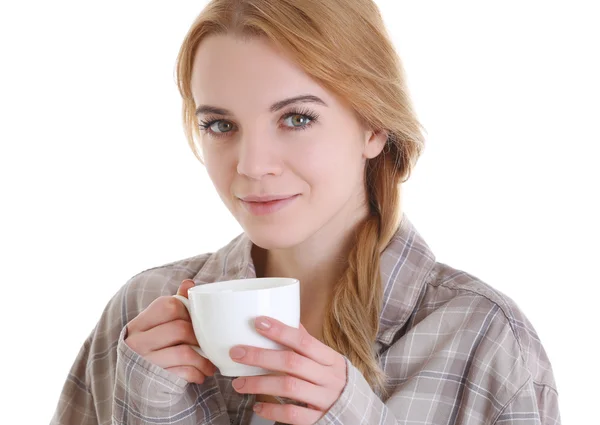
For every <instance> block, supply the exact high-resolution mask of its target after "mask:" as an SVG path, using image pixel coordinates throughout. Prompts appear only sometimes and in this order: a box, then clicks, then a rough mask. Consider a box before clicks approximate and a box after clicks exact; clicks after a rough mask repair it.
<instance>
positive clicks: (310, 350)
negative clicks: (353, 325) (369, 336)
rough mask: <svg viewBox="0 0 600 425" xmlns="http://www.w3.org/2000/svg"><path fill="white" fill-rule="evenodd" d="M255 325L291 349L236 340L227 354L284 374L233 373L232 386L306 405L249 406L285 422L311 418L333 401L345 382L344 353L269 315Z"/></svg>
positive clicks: (300, 424) (301, 423) (297, 424)
mask: <svg viewBox="0 0 600 425" xmlns="http://www.w3.org/2000/svg"><path fill="white" fill-rule="evenodd" d="M265 325H266V326H265ZM255 326H256V329H257V330H258V331H259V332H260V333H261V334H262V335H264V336H266V337H267V338H269V339H272V340H273V341H275V342H277V343H279V344H281V345H284V346H286V347H289V348H291V350H267V349H262V348H258V347H249V346H242V345H238V346H236V347H233V348H232V349H231V351H230V353H229V354H230V356H231V358H232V359H233V360H234V361H236V362H238V363H243V364H247V365H252V366H259V367H262V368H265V369H268V370H272V371H275V372H283V373H284V374H282V375H264V376H248V377H243V378H237V379H235V380H234V381H233V386H234V388H235V390H236V391H237V392H239V393H249V394H267V395H272V396H279V397H286V398H290V399H294V400H297V401H300V402H303V403H306V404H307V405H308V407H301V406H295V405H292V404H273V403H257V404H255V405H254V411H255V412H256V413H257V414H259V415H260V416H262V417H264V418H267V419H270V420H273V421H279V422H283V423H286V424H293V425H309V424H314V423H315V422H317V421H318V420H319V418H320V417H321V416H323V414H324V413H325V412H326V411H327V410H329V408H330V407H331V406H332V405H333V404H334V403H335V402H336V400H337V399H338V398H339V396H340V394H341V393H342V390H343V389H344V387H345V385H346V362H345V359H344V357H343V356H342V355H341V354H339V353H338V352H336V351H335V350H333V349H332V348H330V347H328V346H327V345H325V344H323V343H322V342H321V341H319V340H318V339H316V338H314V337H313V336H311V335H310V334H309V333H308V331H307V330H306V329H305V328H304V327H303V326H302V325H300V329H296V328H293V327H290V326H287V325H285V324H283V323H281V322H279V321H277V320H275V319H272V318H267V317H258V318H257V319H256V321H255Z"/></svg>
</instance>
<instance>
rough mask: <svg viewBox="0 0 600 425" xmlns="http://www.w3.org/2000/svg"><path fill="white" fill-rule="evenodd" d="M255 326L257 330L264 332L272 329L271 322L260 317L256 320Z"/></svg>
mask: <svg viewBox="0 0 600 425" xmlns="http://www.w3.org/2000/svg"><path fill="white" fill-rule="evenodd" d="M255 325H256V329H260V330H262V331H268V330H269V329H271V322H270V321H269V320H268V319H266V318H264V317H259V318H258V319H256V322H255Z"/></svg>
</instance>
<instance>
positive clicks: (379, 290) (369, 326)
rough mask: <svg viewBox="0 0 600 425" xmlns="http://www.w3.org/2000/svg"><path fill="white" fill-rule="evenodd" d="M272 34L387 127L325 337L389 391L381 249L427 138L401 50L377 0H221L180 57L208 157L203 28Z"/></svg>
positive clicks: (188, 117) (187, 120)
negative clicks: (200, 68) (196, 66)
mask: <svg viewBox="0 0 600 425" xmlns="http://www.w3.org/2000/svg"><path fill="white" fill-rule="evenodd" d="M212 34H230V35H234V36H237V37H240V38H243V39H247V38H250V37H257V36H258V37H267V39H269V40H270V41H271V42H272V43H274V45H276V46H277V47H279V48H282V49H283V50H284V51H286V52H287V53H289V54H290V55H291V58H292V60H294V61H295V62H296V63H297V64H298V65H299V66H300V67H301V68H302V69H303V70H304V72H305V73H306V74H307V75H309V76H310V77H312V78H313V79H314V80H316V81H317V82H318V83H320V84H321V85H323V86H324V87H326V88H327V89H328V90H330V91H331V92H333V93H335V94H337V95H338V96H340V97H341V98H343V99H345V100H346V101H347V102H348V103H349V105H350V106H351V108H352V109H353V111H354V112H355V114H356V116H357V118H358V119H359V120H360V121H361V122H362V123H363V124H366V125H367V126H369V128H371V129H377V130H383V131H385V132H386V133H387V134H388V138H387V141H386V144H385V147H384V149H383V151H382V153H381V154H380V155H378V156H377V157H376V158H373V159H370V160H368V161H367V164H366V167H365V182H366V187H365V190H366V193H367V199H368V204H369V211H370V214H369V215H368V216H367V218H366V219H365V220H364V222H362V223H361V224H360V225H359V228H358V230H357V232H356V235H355V237H356V239H355V243H354V244H353V248H352V250H351V252H350V254H349V258H348V266H347V269H346V270H345V272H344V274H343V275H342V277H341V279H340V281H339V282H338V283H337V285H336V286H335V287H334V292H333V296H332V297H331V299H330V301H329V308H328V310H327V313H326V317H325V324H324V329H323V342H324V343H325V344H327V345H328V346H330V347H332V348H333V349H335V350H336V351H338V352H339V353H341V354H343V355H345V356H346V357H347V358H348V359H349V360H350V361H351V362H352V364H353V365H354V366H355V367H356V368H358V370H360V372H361V373H362V374H363V376H364V377H365V379H366V380H367V382H368V383H369V385H371V387H372V388H373V390H374V391H376V392H378V393H379V394H381V395H384V394H385V393H386V386H387V385H386V379H385V374H384V372H383V371H382V369H381V367H380V366H379V362H378V358H377V354H376V353H375V351H374V342H375V339H376V337H377V333H378V330H379V319H380V315H381V309H382V302H383V287H382V282H381V275H380V270H379V267H380V256H381V253H382V252H383V250H384V249H385V248H386V246H387V245H388V244H389V242H390V240H391V239H392V237H393V235H394V233H395V232H396V230H397V228H398V225H399V220H400V217H401V207H400V185H401V183H403V182H404V181H406V180H407V179H408V178H409V176H410V173H411V170H412V168H413V167H414V165H415V164H416V161H417V159H418V157H419V155H420V154H421V151H422V149H423V146H424V138H423V134H422V127H421V125H420V124H419V122H418V120H417V118H416V116H415V113H414V111H413V108H412V105H411V102H410V99H409V96H408V91H407V88H406V82H405V77H404V71H403V68H402V64H401V61H400V58H399V57H398V55H397V53H396V51H395V49H394V47H393V44H392V42H391V40H390V39H389V36H388V34H387V32H386V29H385V26H384V23H383V20H382V17H381V14H380V12H379V10H378V8H377V6H376V5H375V4H374V3H373V1H372V0H352V1H348V0H212V1H211V2H210V3H208V5H207V6H206V7H205V8H204V9H203V10H202V12H201V13H200V15H199V16H198V17H197V18H196V20H195V21H194V22H193V24H192V26H191V28H190V30H189V31H188V33H187V35H186V36H185V39H184V41H183V43H182V46H181V49H180V51H179V54H178V57H177V66H176V72H177V84H178V88H179V91H180V93H181V96H182V98H183V122H184V130H185V133H186V137H187V140H188V143H189V145H190V147H191V148H192V150H193V152H194V154H195V155H196V157H197V158H198V159H200V160H201V161H202V158H201V153H200V152H199V149H198V145H197V144H196V142H195V140H196V138H198V139H199V138H200V137H201V136H200V134H199V130H198V127H197V125H196V124H197V123H196V117H195V104H194V100H193V97H192V93H191V88H190V84H191V75H192V65H193V61H194V54H195V52H196V49H197V47H198V44H199V43H200V42H201V41H202V40H203V39H204V37H206V36H208V35H212Z"/></svg>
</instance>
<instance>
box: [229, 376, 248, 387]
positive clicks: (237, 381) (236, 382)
mask: <svg viewBox="0 0 600 425" xmlns="http://www.w3.org/2000/svg"><path fill="white" fill-rule="evenodd" d="M245 383H246V378H237V379H234V380H233V381H232V382H231V384H232V385H233V388H235V389H236V390H239V389H240V388H242V387H243V386H244V384H245Z"/></svg>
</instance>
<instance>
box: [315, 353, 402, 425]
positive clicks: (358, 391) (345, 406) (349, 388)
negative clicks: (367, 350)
mask: <svg viewBox="0 0 600 425" xmlns="http://www.w3.org/2000/svg"><path fill="white" fill-rule="evenodd" d="M344 358H345V359H346V374H347V382H346V386H345V387H344V390H343V391H342V394H341V395H340V397H339V398H338V400H337V401H336V402H335V403H334V404H333V406H331V408H330V409H329V410H328V411H327V412H326V413H325V415H324V416H323V417H321V419H319V421H317V423H316V424H315V425H330V424H336V425H350V424H352V425H358V424H369V425H375V424H379V425H392V424H394V425H395V424H398V423H399V422H398V420H397V419H396V417H395V416H394V412H393V411H392V410H391V409H389V408H388V407H387V406H386V405H385V404H384V403H383V402H382V401H381V400H380V399H379V397H378V396H377V395H376V394H375V393H374V392H373V390H372V389H371V387H370V385H369V384H368V382H367V380H366V379H365V378H364V376H363V375H362V373H360V371H359V370H358V369H357V368H356V367H355V366H354V365H353V364H352V363H351V362H350V361H349V360H348V358H346V357H344Z"/></svg>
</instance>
